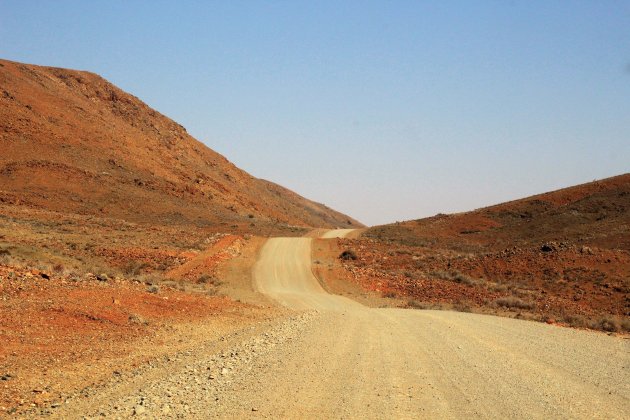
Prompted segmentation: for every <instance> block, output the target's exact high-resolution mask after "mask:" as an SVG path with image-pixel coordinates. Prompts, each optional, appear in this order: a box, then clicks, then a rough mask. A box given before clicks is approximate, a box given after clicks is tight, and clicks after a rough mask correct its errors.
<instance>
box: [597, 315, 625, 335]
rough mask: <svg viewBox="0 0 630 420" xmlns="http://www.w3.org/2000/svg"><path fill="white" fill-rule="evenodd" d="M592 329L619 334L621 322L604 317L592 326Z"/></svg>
mask: <svg viewBox="0 0 630 420" xmlns="http://www.w3.org/2000/svg"><path fill="white" fill-rule="evenodd" d="M591 328H593V329H596V330H602V331H608V332H617V331H619V328H620V327H619V322H618V321H617V320H616V319H614V318H612V317H602V318H600V319H598V320H597V321H595V322H593V323H592V324H591Z"/></svg>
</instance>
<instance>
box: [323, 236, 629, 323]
mask: <svg viewBox="0 0 630 420" xmlns="http://www.w3.org/2000/svg"><path fill="white" fill-rule="evenodd" d="M314 249H315V251H314V260H315V261H316V263H319V267H318V264H316V266H315V267H316V268H315V272H316V274H318V276H319V277H320V278H322V279H323V281H324V283H326V284H328V285H329V288H330V289H332V290H335V291H336V292H338V293H342V294H346V295H348V296H349V297H353V298H355V299H357V300H360V301H361V300H363V301H372V302H373V303H372V305H394V306H402V307H405V306H406V307H414V308H444V309H455V310H459V311H465V312H471V311H473V312H482V313H492V314H497V315H503V316H510V317H519V318H525V319H534V320H539V321H543V322H549V323H562V324H565V325H570V326H575V327H585V328H594V329H603V330H605V331H613V332H616V331H624V330H625V331H629V330H630V320H629V319H628V316H629V315H630V313H629V310H630V307H629V305H630V299H629V297H628V296H629V294H628V293H629V290H630V289H629V284H628V279H630V253H628V252H627V251H623V250H619V251H614V250H609V249H599V248H585V247H577V246H571V245H566V244H554V243H547V244H541V245H540V246H538V247H531V248H519V247H513V248H511V249H507V250H504V251H499V252H495V253H481V254H475V253H470V252H466V253H462V252H457V251H453V250H448V249H442V250H440V249H435V248H426V247H413V246H407V245H401V244H392V243H388V244H386V243H382V242H379V241H376V240H373V239H366V238H363V239H338V240H337V241H336V243H333V242H328V243H326V242H321V241H320V242H319V245H318V246H316V247H315V248H314ZM344 251H345V252H347V254H344V255H342V254H343V253H344ZM341 279H344V280H345V282H346V283H349V284H353V285H354V286H355V287H354V288H352V287H348V286H340V280H341Z"/></svg>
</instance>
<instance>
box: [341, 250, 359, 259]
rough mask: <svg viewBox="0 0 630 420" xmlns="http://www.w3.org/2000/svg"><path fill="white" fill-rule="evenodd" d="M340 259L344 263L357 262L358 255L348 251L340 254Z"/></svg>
mask: <svg viewBox="0 0 630 420" xmlns="http://www.w3.org/2000/svg"><path fill="white" fill-rule="evenodd" d="M339 259H342V260H344V261H349V260H356V259H357V254H356V253H355V252H354V251H353V250H351V249H346V250H345V251H343V252H342V253H341V254H339Z"/></svg>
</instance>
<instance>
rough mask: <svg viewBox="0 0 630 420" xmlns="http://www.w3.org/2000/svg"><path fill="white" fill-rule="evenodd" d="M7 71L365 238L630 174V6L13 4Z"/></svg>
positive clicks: (1, 44) (8, 17) (0, 37)
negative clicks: (85, 75)
mask: <svg viewBox="0 0 630 420" xmlns="http://www.w3.org/2000/svg"><path fill="white" fill-rule="evenodd" d="M0 57H1V58H5V59H9V60H14V61H20V62H26V63H32V64H41V65H48V66H56V67H66V68H74V69H80V70H89V71H92V72H95V73H98V74H100V75H102V76H103V77H105V78H107V79H108V80H109V81H111V82H112V83H114V84H115V85H117V86H119V87H121V88H122V89H124V90H126V91H128V92H130V93H132V94H134V95H135V96H137V97H139V98H140V99H142V100H143V101H145V102H146V103H147V104H149V105H150V106H152V107H153V108H155V109H157V110H158V111H160V112H161V113H163V114H165V115H167V116H169V117H171V118H172V119H174V120H175V121H177V122H179V123H180V124H182V125H183V126H184V127H186V129H187V130H188V132H189V133H191V134H192V135H193V136H194V137H196V138H197V139H199V140H200V141H202V142H204V143H205V144H206V145H207V146H208V147H210V148H212V149H214V150H216V151H217V152H219V153H221V154H223V155H224V156H226V157H227V158H228V159H229V160H231V161H232V162H234V163H235V164H236V165H237V166H239V167H240V168H242V169H244V170H246V171H248V172H249V173H251V174H252V175H254V176H256V177H259V178H264V179H268V180H271V181H274V182H276V183H279V184H281V185H283V186H285V187H288V188H290V189H292V190H294V191H296V192H297V193H299V194H301V195H304V196H306V197H308V198H310V199H313V200H315V201H318V202H321V203H324V204H326V205H328V206H330V207H332V208H334V209H336V210H339V211H342V212H344V213H347V214H349V215H350V216H352V217H354V218H356V219H358V220H360V221H362V222H363V223H366V224H368V225H376V224H383V223H391V222H394V221H402V220H408V219H417V218H420V217H425V216H431V215H434V214H436V213H440V212H441V213H451V212H459V211H466V210H473V209H476V208H479V207H484V206H487V205H491V204H495V203H499V202H504V201H507V200H511V199H516V198H521V197H525V196H528V195H533V194H537V193H541V192H546V191H550V190H554V189H558V188H562V187H566V186H571V185H575V184H578V183H583V182H590V181H592V180H594V179H601V178H605V177H608V176H613V175H618V174H621V173H626V172H630V1H606V0H602V1H595V0H592V1H580V0H571V1H569V0H565V1H554V0H544V1H536V0H527V1H525V0H523V1H508V0H500V1H499V0H497V1H472V0H469V1H439V2H435V1H419V0H416V1H369V0H361V1H339V0H337V1H299V0H293V1H288V0H287V1H253V0H251V1H238V0H230V1H227V0H226V1H168V2H167V1H155V0H152V1H140V0H136V1H116V0H108V1H104V0H99V1H97V0H95V1H66V0H59V1H43V0H42V1H28V0H0Z"/></svg>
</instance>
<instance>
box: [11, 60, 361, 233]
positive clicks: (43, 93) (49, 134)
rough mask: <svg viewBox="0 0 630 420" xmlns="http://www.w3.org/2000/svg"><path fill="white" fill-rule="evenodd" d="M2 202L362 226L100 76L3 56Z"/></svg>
mask: <svg viewBox="0 0 630 420" xmlns="http://www.w3.org/2000/svg"><path fill="white" fill-rule="evenodd" d="M0 150H2V153H0V204H2V203H4V204H18V205H22V206H28V207H31V208H38V209H43V210H49V211H58V212H64V213H73V214H82V215H96V216H99V217H113V218H119V219H124V220H128V221H131V222H140V223H146V222H149V223H158V224H178V225H179V224H195V225H197V226H212V225H220V224H222V225H229V226H240V227H243V226H244V227H248V226H252V228H253V229H252V230H254V231H255V229H256V227H257V228H258V229H259V230H260V229H261V226H273V225H278V224H283V225H294V226H308V227H311V226H314V227H336V226H344V227H352V226H361V224H360V223H358V222H357V221H355V220H353V219H351V218H349V217H347V216H345V215H343V214H340V213H338V212H336V211H334V210H331V209H329V208H328V207H326V206H324V205H321V204H318V203H314V202H312V201H310V200H307V199H305V198H303V197H301V196H299V195H297V194H295V193H293V192H291V191H289V190H287V189H285V188H282V187H280V186H278V185H276V184H273V183H270V182H267V181H265V180H261V179H257V178H254V177H252V176H251V175H249V174H248V173H246V172H244V171H242V170H240V169H239V168H237V167H236V166H234V165H233V164H232V163H230V162H229V161H228V160H227V159H226V158H224V157H223V156H221V155H220V154H218V153H216V152H214V151H212V150H211V149H209V148H208V147H206V146H205V145H204V144H202V143H200V142H199V141H197V140H195V139H194V138H193V137H191V136H190V135H189V134H188V133H187V132H186V129H185V128H184V127H182V126H181V125H179V124H177V123H176V122H175V121H173V120H171V119H169V118H167V117H165V116H164V115H162V114H160V113H159V112H157V111H155V110H153V109H151V108H150V107H149V106H147V105H146V104H144V103H143V102H142V101H141V100H139V99H138V98H136V97H134V96H132V95H130V94H128V93H126V92H123V91H122V90H120V89H119V88H117V87H116V86H114V85H112V84H111V83H109V82H108V81H106V80H105V79H103V78H101V77H100V76H98V75H96V74H93V73H88V72H83V71H74V70H66V69H60V68H51V67H40V66H34V65H26V64H20V63H15V62H10V61H5V60H0Z"/></svg>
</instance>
